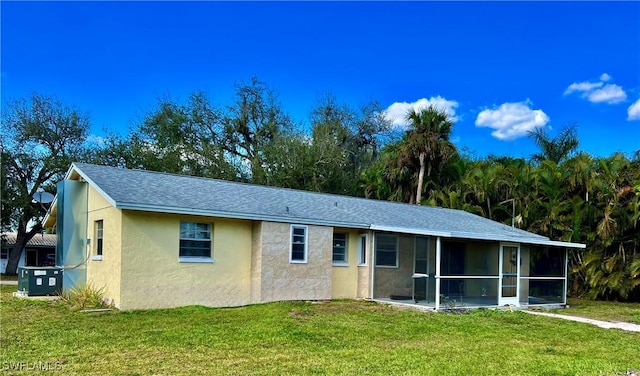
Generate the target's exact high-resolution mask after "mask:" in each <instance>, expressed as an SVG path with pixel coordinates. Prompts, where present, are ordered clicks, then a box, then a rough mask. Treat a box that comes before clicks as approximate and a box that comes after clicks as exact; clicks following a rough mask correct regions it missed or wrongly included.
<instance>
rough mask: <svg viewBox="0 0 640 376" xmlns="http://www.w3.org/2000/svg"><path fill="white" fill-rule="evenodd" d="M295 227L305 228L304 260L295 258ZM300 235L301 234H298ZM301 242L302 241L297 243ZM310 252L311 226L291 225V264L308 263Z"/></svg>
mask: <svg viewBox="0 0 640 376" xmlns="http://www.w3.org/2000/svg"><path fill="white" fill-rule="evenodd" d="M294 229H303V230H304V243H303V244H304V259H302V260H294V259H293V244H294V242H293V231H294ZM296 236H300V235H296ZM296 244H301V243H299V242H298V243H296ZM308 254H309V227H308V226H305V225H291V227H290V230H289V263H291V264H306V263H307V260H308Z"/></svg>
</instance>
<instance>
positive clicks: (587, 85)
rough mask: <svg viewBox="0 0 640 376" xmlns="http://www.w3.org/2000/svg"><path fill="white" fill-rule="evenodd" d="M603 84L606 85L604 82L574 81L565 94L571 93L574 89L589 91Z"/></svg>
mask: <svg viewBox="0 0 640 376" xmlns="http://www.w3.org/2000/svg"><path fill="white" fill-rule="evenodd" d="M602 85H604V84H603V83H602V82H588V81H585V82H574V83H572V84H571V85H569V87H568V88H567V90H565V91H564V95H568V94H571V93H573V92H574V91H581V92H588V91H591V90H593V89H595V88H599V87H601V86H602Z"/></svg>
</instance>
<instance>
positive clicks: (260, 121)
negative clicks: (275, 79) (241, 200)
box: [222, 77, 293, 184]
mask: <svg viewBox="0 0 640 376" xmlns="http://www.w3.org/2000/svg"><path fill="white" fill-rule="evenodd" d="M222 122H223V125H224V127H223V131H222V143H223V147H224V149H225V152H226V153H227V154H228V155H229V156H231V157H232V158H233V159H235V161H236V162H237V163H236V164H237V165H238V166H240V167H241V168H243V169H244V170H245V171H243V172H244V175H245V176H247V178H248V180H250V181H251V182H253V183H255V184H265V183H266V177H265V164H267V163H268V162H266V161H265V160H264V153H263V152H262V151H263V149H264V148H266V147H267V145H268V144H269V143H270V142H272V141H273V140H275V139H278V138H280V137H281V136H282V135H283V133H288V132H290V131H291V129H292V126H293V123H292V122H291V119H290V118H289V116H288V115H287V114H286V113H285V112H284V111H283V110H282V107H281V105H280V103H279V102H278V98H277V95H276V93H275V92H274V91H273V90H271V89H270V88H269V87H268V86H267V85H266V84H265V83H264V82H262V81H260V80H258V79H257V78H255V77H253V78H252V79H251V81H250V82H249V83H245V82H241V83H240V84H238V85H236V102H235V103H234V104H233V105H231V106H230V107H229V108H228V110H227V112H226V114H225V115H224V116H223V119H222ZM233 162H234V161H232V163H233Z"/></svg>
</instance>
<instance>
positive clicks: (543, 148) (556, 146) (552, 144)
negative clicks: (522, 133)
mask: <svg viewBox="0 0 640 376" xmlns="http://www.w3.org/2000/svg"><path fill="white" fill-rule="evenodd" d="M529 137H531V138H532V139H533V141H534V142H535V143H536V145H538V147H539V148H540V152H539V153H536V154H534V155H533V156H532V159H533V160H534V161H535V162H542V161H545V160H550V161H552V162H554V163H555V164H560V163H561V162H563V161H564V160H566V159H567V158H569V157H570V156H571V154H572V153H573V152H575V151H576V150H577V149H578V143H579V141H578V135H577V132H576V126H575V125H568V126H566V127H564V128H563V129H562V130H561V131H560V133H559V134H558V135H557V136H556V137H553V138H552V137H551V136H550V135H549V134H548V133H547V131H546V130H545V129H543V128H537V129H536V130H534V131H531V132H529Z"/></svg>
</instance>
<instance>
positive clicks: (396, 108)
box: [384, 95, 459, 128]
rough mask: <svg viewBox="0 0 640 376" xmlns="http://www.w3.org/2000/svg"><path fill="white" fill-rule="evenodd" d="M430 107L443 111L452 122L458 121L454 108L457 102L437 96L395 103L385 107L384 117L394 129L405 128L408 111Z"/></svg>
mask: <svg viewBox="0 0 640 376" xmlns="http://www.w3.org/2000/svg"><path fill="white" fill-rule="evenodd" d="M431 105H433V106H435V107H436V108H438V109H440V110H443V111H444V112H445V113H446V114H447V115H449V118H450V119H451V121H452V122H456V121H458V120H459V117H457V116H456V108H457V107H458V105H459V104H458V102H456V101H452V100H448V99H446V98H443V97H441V96H439V95H438V96H436V97H431V98H429V99H427V98H421V99H418V100H417V101H415V102H395V103H393V104H391V106H389V107H387V109H386V110H385V111H384V115H385V117H386V118H387V119H388V120H389V121H390V122H391V124H392V125H393V126H394V127H399V128H405V127H406V126H407V113H409V111H411V110H416V111H420V110H422V109H425V108H427V107H429V106H431Z"/></svg>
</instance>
